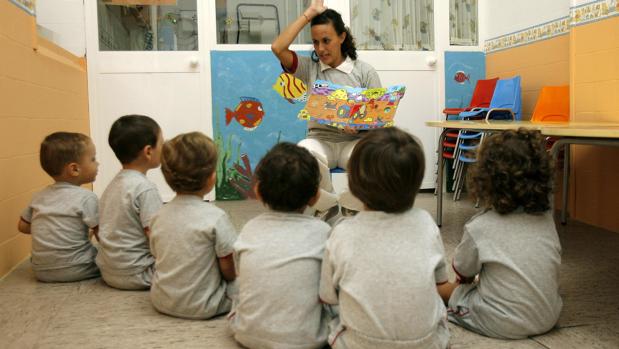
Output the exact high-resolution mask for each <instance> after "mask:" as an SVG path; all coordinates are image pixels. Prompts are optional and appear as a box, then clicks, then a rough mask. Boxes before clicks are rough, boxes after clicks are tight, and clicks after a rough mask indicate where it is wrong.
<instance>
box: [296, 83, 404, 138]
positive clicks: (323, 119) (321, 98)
mask: <svg viewBox="0 0 619 349" xmlns="http://www.w3.org/2000/svg"><path fill="white" fill-rule="evenodd" d="M404 91H406V87H404V86H403V85H395V86H390V87H380V88H371V89H365V88H361V87H349V86H340V85H336V84H334V83H331V82H329V81H325V80H316V81H315V82H314V86H312V87H311V91H310V94H309V98H308V99H307V104H306V105H305V108H304V109H301V111H300V112H299V115H298V117H299V118H300V119H303V120H313V121H316V122H318V123H320V124H324V125H329V126H334V127H338V128H344V127H346V126H348V127H350V128H354V129H371V128H378V127H390V126H393V118H394V117H395V112H396V110H397V108H398V103H400V99H402V97H404Z"/></svg>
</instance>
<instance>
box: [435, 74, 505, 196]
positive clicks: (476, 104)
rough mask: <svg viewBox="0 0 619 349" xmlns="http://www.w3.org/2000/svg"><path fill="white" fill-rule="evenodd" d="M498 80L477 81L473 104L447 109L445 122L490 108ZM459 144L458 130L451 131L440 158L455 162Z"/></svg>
mask: <svg viewBox="0 0 619 349" xmlns="http://www.w3.org/2000/svg"><path fill="white" fill-rule="evenodd" d="M498 80H499V78H492V79H486V80H477V83H476V84H475V90H473V96H472V97H471V102H470V103H469V106H468V107H466V108H445V109H443V114H445V120H449V117H450V116H452V117H457V116H458V115H459V114H460V113H461V112H463V111H470V110H471V109H473V108H488V107H489V106H490V101H491V100H492V96H493V95H494V88H495V87H496V83H497V81H498ZM457 144H458V130H456V129H453V130H449V131H448V132H447V134H446V135H445V140H444V141H443V147H442V149H441V150H440V151H441V153H442V154H439V156H443V157H444V158H445V159H452V160H453V159H454V157H455V152H456V147H457ZM452 168H453V166H452ZM454 189H455V188H454Z"/></svg>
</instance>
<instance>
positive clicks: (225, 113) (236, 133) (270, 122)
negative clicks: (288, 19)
mask: <svg viewBox="0 0 619 349" xmlns="http://www.w3.org/2000/svg"><path fill="white" fill-rule="evenodd" d="M281 73H282V68H281V66H280V64H279V61H278V60H277V58H275V57H274V56H273V54H272V53H271V52H270V51H212V52H211V81H212V84H211V91H212V94H213V130H214V137H215V142H216V143H217V146H218V147H219V163H218V166H217V185H216V188H215V193H216V197H217V200H238V199H245V198H249V197H253V192H252V190H251V182H252V177H253V171H254V169H255V166H256V165H257V164H258V162H259V161H260V159H261V158H262V157H263V156H264V154H266V152H267V151H268V150H269V149H271V147H273V145H275V144H277V143H278V142H292V143H297V142H299V141H300V140H301V139H303V138H304V137H305V134H306V129H307V125H306V122H305V121H303V120H299V119H298V118H297V114H298V113H299V110H301V108H303V107H304V105H305V104H304V103H303V102H304V100H305V99H304V96H303V93H302V91H301V90H302V88H304V86H301V85H300V80H296V81H295V80H294V79H291V78H290V76H280V74H281Z"/></svg>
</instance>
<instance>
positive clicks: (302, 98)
mask: <svg viewBox="0 0 619 349" xmlns="http://www.w3.org/2000/svg"><path fill="white" fill-rule="evenodd" d="M273 89H274V90H275V92H277V93H278V94H279V95H280V96H282V97H284V99H286V100H287V101H288V102H290V103H291V104H295V103H305V102H306V101H307V86H305V83H304V82H303V81H302V80H301V79H297V78H296V77H294V75H292V74H288V73H281V74H279V76H278V77H277V80H276V81H275V84H273Z"/></svg>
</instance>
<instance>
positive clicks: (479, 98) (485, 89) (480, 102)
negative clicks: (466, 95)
mask: <svg viewBox="0 0 619 349" xmlns="http://www.w3.org/2000/svg"><path fill="white" fill-rule="evenodd" d="M498 80H499V78H493V79H487V80H477V84H475V90H473V96H472V97H471V103H469V106H468V107H467V108H445V109H443V114H445V115H446V116H447V117H449V115H458V114H460V113H461V112H463V111H469V110H471V109H473V108H488V107H490V101H492V95H493V94H494V88H495V86H496V82H497V81H498Z"/></svg>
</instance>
